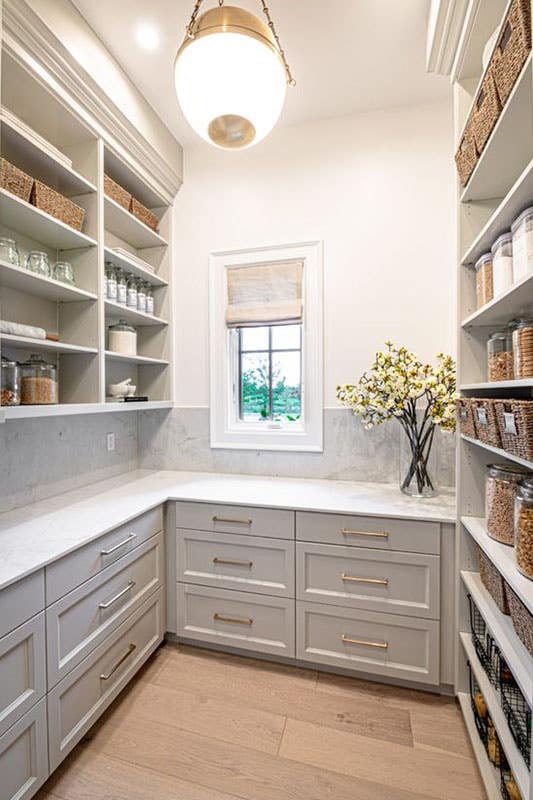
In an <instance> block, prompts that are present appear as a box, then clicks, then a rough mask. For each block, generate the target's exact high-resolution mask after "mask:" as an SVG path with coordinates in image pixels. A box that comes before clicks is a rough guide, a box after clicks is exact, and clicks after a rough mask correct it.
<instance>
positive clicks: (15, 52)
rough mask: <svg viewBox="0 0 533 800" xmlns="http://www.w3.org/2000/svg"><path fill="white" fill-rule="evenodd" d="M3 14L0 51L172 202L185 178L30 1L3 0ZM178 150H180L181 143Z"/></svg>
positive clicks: (162, 197)
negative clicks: (113, 98)
mask: <svg viewBox="0 0 533 800" xmlns="http://www.w3.org/2000/svg"><path fill="white" fill-rule="evenodd" d="M2 16H3V19H2V22H3V29H2V47H3V48H4V49H5V50H6V52H8V53H9V54H10V55H11V56H12V57H13V58H14V59H15V60H16V61H18V62H19V63H20V64H21V65H22V66H24V67H25V68H26V69H27V70H29V71H30V72H31V73H32V74H33V75H34V76H35V78H36V80H38V81H39V82H40V83H42V84H44V85H45V86H47V88H49V89H51V91H52V92H53V93H54V95H55V96H56V98H57V99H58V100H59V102H61V103H63V104H64V105H65V106H66V107H67V108H69V109H70V110H71V112H72V113H74V114H75V115H76V116H77V117H78V118H79V119H80V120H81V121H82V122H84V123H85V124H86V125H87V126H88V127H89V128H90V129H91V130H92V131H93V132H94V133H95V134H96V135H97V136H100V137H102V139H103V140H104V141H105V142H106V144H107V145H108V146H109V147H110V148H111V149H112V150H114V151H115V153H116V154H117V155H118V156H119V157H121V158H125V160H126V161H127V163H129V164H130V165H131V166H132V167H133V168H134V170H135V171H136V172H137V173H138V175H139V177H140V178H142V180H143V181H145V183H146V184H147V185H148V186H150V188H151V189H152V190H153V191H154V192H156V193H157V194H158V195H159V196H160V197H161V199H162V200H163V201H164V202H165V203H168V204H170V203H172V201H173V199H174V197H175V195H176V193H177V192H178V190H179V188H180V186H181V184H182V176H181V175H180V174H178V173H177V172H176V170H175V168H174V167H173V166H172V165H170V164H169V163H168V162H167V161H166V160H165V159H164V158H162V156H161V155H160V153H159V152H158V151H157V150H156V149H155V148H154V146H153V145H152V144H151V143H150V142H149V141H148V140H147V139H145V137H144V136H142V134H140V133H139V131H138V129H137V128H136V127H135V125H133V123H132V122H131V121H130V120H129V119H128V118H127V117H126V115H125V114H123V113H122V112H121V111H120V109H119V108H118V107H117V106H116V105H115V104H114V103H113V102H112V100H111V99H110V98H109V96H108V95H107V94H106V93H105V92H104V90H103V89H102V87H101V86H99V85H98V83H97V82H96V81H95V80H94V79H93V78H92V76H91V75H89V73H88V72H87V71H86V70H85V69H84V68H83V67H82V66H81V65H80V63H79V62H78V61H77V60H76V59H75V58H74V57H73V55H72V54H71V53H70V52H69V50H68V49H67V48H66V47H65V46H64V45H63V44H62V42H61V41H60V40H59V39H58V38H57V37H56V36H55V34H54V33H53V31H52V30H50V29H49V28H48V27H47V26H46V25H45V24H43V21H42V19H41V18H40V17H39V16H38V15H37V14H36V13H35V12H34V11H33V10H32V9H31V8H30V6H29V5H28V3H27V2H26V0H4V1H3V14H2ZM161 124H162V125H163V123H161ZM176 147H178V148H181V146H180V145H179V143H178V142H177V141H176Z"/></svg>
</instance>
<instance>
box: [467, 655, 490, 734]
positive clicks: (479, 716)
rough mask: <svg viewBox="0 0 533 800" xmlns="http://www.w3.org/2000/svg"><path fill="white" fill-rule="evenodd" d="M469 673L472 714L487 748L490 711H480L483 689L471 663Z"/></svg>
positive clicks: (468, 663) (468, 664)
mask: <svg viewBox="0 0 533 800" xmlns="http://www.w3.org/2000/svg"><path fill="white" fill-rule="evenodd" d="M467 666H468V672H469V675H470V704H471V706H472V712H473V714H474V722H475V723H476V728H477V732H478V734H479V738H480V739H481V741H482V742H483V744H484V745H485V748H486V747H487V742H488V725H487V720H488V710H487V709H486V708H485V711H484V713H483V712H482V711H481V709H480V698H483V695H482V693H481V689H480V688H479V684H478V682H477V680H476V678H475V675H474V672H473V670H472V667H471V666H470V662H469V661H468V662H467Z"/></svg>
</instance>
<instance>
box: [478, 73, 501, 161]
mask: <svg viewBox="0 0 533 800" xmlns="http://www.w3.org/2000/svg"><path fill="white" fill-rule="evenodd" d="M501 111H502V106H501V103H500V99H499V97H498V92H497V91H496V84H495V83H494V77H493V74H492V69H491V67H490V65H489V67H488V69H487V71H486V73H485V77H484V78H483V82H482V84H481V88H480V90H479V92H478V94H477V97H476V99H475V100H474V110H473V113H472V131H473V134H474V141H475V143H476V149H477V151H478V153H482V152H483V148H484V147H485V145H486V144H487V140H488V138H489V136H490V135H491V133H492V131H493V129H494V126H495V125H496V123H497V122H498V118H499V116H500V114H501Z"/></svg>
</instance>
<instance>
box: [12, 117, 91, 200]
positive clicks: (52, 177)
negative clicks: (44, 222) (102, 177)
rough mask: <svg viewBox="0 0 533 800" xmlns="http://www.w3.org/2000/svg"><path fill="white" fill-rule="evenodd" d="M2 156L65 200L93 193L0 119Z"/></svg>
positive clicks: (73, 173) (77, 176) (79, 178)
mask: <svg viewBox="0 0 533 800" xmlns="http://www.w3.org/2000/svg"><path fill="white" fill-rule="evenodd" d="M2 155H3V156H4V157H5V158H7V159H8V160H9V161H12V162H13V163H14V164H15V165H16V166H18V165H19V164H23V165H24V172H26V173H27V174H28V175H31V176H33V177H37V178H38V179H39V180H41V181H43V182H44V183H46V184H47V185H48V186H51V187H52V188H53V189H56V191H58V192H61V194H64V195H65V196H66V197H74V196H76V195H81V194H88V193H91V192H96V186H95V185H94V183H91V181H88V180H87V179H86V178H84V177H83V175H80V173H79V172H76V170H75V169H73V168H72V167H69V166H67V165H66V164H65V163H64V162H63V161H61V159H59V158H57V157H56V156H54V154H53V153H52V152H50V151H48V150H45V149H44V148H43V147H42V146H40V144H39V143H38V142H37V141H36V140H35V139H31V138H30V137H29V136H28V134H27V133H26V132H25V131H24V130H22V129H21V128H19V127H18V126H16V124H15V123H14V122H12V121H11V120H9V119H4V118H2Z"/></svg>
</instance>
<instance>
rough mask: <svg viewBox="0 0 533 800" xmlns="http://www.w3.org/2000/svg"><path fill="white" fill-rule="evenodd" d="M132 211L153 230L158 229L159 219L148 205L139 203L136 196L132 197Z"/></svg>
mask: <svg viewBox="0 0 533 800" xmlns="http://www.w3.org/2000/svg"><path fill="white" fill-rule="evenodd" d="M130 211H131V213H132V214H133V216H134V217H136V218H137V219H138V220H140V221H141V222H143V223H144V224H145V225H147V226H148V227H149V228H151V229H152V230H153V231H157V226H158V225H159V219H158V218H157V217H156V215H155V214H154V213H153V212H152V211H150V209H149V208H146V206H143V204H142V203H139V201H138V200H137V199H136V198H135V197H132V198H131V204H130Z"/></svg>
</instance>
